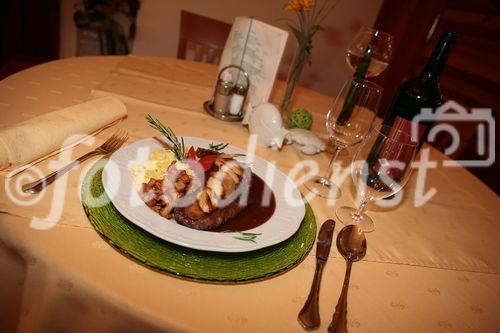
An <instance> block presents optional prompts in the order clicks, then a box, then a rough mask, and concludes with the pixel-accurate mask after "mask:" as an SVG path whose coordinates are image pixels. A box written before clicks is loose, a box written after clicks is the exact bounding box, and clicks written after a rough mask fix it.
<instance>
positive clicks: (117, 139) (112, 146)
mask: <svg viewBox="0 0 500 333" xmlns="http://www.w3.org/2000/svg"><path fill="white" fill-rule="evenodd" d="M127 139H128V133H127V132H124V131H121V130H119V131H118V132H116V133H114V134H113V135H112V136H111V137H110V138H109V139H107V140H106V141H105V142H104V143H103V144H102V145H100V146H99V147H97V148H96V149H94V150H92V151H90V152H88V153H86V154H85V155H82V156H80V157H79V158H77V159H76V160H74V161H71V163H69V164H68V165H66V166H65V167H63V168H61V169H59V170H57V171H54V172H52V173H51V174H50V175H47V176H45V177H44V178H42V179H39V180H37V181H34V182H32V183H29V184H24V185H23V186H22V188H21V189H22V191H23V192H25V193H31V194H35V193H39V192H41V191H42V190H43V189H44V188H45V187H47V186H48V185H50V184H52V183H53V182H54V181H55V180H56V179H57V178H59V177H60V176H62V175H64V174H65V173H66V172H68V171H69V170H70V169H72V168H73V167H75V166H77V165H78V164H80V163H82V162H83V161H85V160H87V159H89V158H90V157H93V156H97V155H104V154H110V153H112V152H114V151H116V150H117V149H118V148H120V147H121V146H122V145H123V143H125V141H127Z"/></svg>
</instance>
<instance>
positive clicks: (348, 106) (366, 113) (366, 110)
mask: <svg viewBox="0 0 500 333" xmlns="http://www.w3.org/2000/svg"><path fill="white" fill-rule="evenodd" d="M381 97H382V88H381V87H380V86H379V85H377V84H375V83H373V82H370V81H366V80H364V79H361V78H356V77H353V78H351V79H349V80H347V81H346V82H345V83H344V86H343V87H342V90H341V91H340V93H339V95H338V97H337V98H336V99H335V101H334V102H333V104H332V106H331V107H330V109H329V111H328V114H327V116H326V130H327V132H328V133H329V136H330V141H331V142H332V143H333V145H334V153H333V156H332V158H331V160H330V163H329V164H328V169H327V172H326V174H325V175H324V176H323V177H315V178H313V179H311V180H309V181H308V182H306V183H305V186H306V188H307V189H309V190H310V191H311V192H313V193H315V194H317V195H319V196H320V197H323V198H338V197H340V196H341V191H340V189H339V187H338V186H337V185H335V184H334V183H333V182H332V181H331V178H332V174H333V165H334V163H335V161H336V159H337V156H338V155H339V152H340V151H341V150H343V149H345V148H347V147H349V146H353V145H355V144H357V143H359V142H361V141H362V140H363V139H364V138H365V136H366V135H367V134H368V133H369V132H370V130H371V129H372V128H373V121H374V120H375V116H376V114H377V109H378V106H379V103H380V98H381Z"/></svg>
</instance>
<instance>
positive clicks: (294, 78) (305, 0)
mask: <svg viewBox="0 0 500 333" xmlns="http://www.w3.org/2000/svg"><path fill="white" fill-rule="evenodd" d="M336 3H337V1H336V0H322V1H321V0H320V1H315V0H290V1H288V2H287V3H286V4H285V6H284V8H285V10H287V11H291V12H294V13H296V14H297V20H298V22H297V23H296V24H293V23H288V27H289V28H290V30H291V31H292V33H293V35H294V36H295V39H296V40H297V44H298V45H297V50H296V51H295V56H294V58H293V61H292V64H291V65H290V69H289V72H288V76H287V80H286V88H285V93H284V96H283V99H282V101H281V105H280V111H281V114H282V115H285V113H286V112H287V110H288V108H289V107H290V103H291V102H292V96H293V92H294V90H295V86H296V85H297V82H298V80H299V78H300V74H301V73H302V69H303V68H304V64H305V63H306V61H307V62H308V63H311V58H310V57H311V50H312V47H313V46H312V40H313V37H314V35H315V34H316V33H317V32H318V31H320V30H323V27H322V26H321V23H322V22H323V21H324V19H325V18H326V17H327V16H328V14H329V13H330V11H331V10H332V8H333V7H334V6H335V4H336Z"/></svg>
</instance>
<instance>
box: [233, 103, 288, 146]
mask: <svg viewBox="0 0 500 333" xmlns="http://www.w3.org/2000/svg"><path fill="white" fill-rule="evenodd" d="M242 124H243V125H248V129H249V130H250V134H255V135H257V144H258V145H259V146H261V147H271V148H272V149H281V147H283V141H285V137H286V135H287V134H288V130H286V129H285V128H283V121H282V120H281V114H280V112H279V110H278V108H276V106H274V105H273V104H271V103H261V104H259V105H257V106H256V107H253V108H252V106H250V105H249V106H248V108H247V110H246V113H245V118H244V119H243V122H242Z"/></svg>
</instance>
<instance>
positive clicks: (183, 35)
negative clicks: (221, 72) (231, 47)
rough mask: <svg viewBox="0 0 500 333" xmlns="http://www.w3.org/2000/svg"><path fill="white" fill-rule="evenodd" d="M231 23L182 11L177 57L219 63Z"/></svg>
mask: <svg viewBox="0 0 500 333" xmlns="http://www.w3.org/2000/svg"><path fill="white" fill-rule="evenodd" d="M230 30H231V24H228V23H225V22H221V21H217V20H214V19H211V18H208V17H205V16H200V15H197V14H193V13H189V12H186V11H183V10H182V11H181V26H180V33H179V47H178V48H177V58H179V59H190V60H195V61H201V62H208V63H212V64H218V63H219V62H220V57H221V55H222V51H223V50H224V45H225V44H226V40H227V36H228V35H229V32H230Z"/></svg>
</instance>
